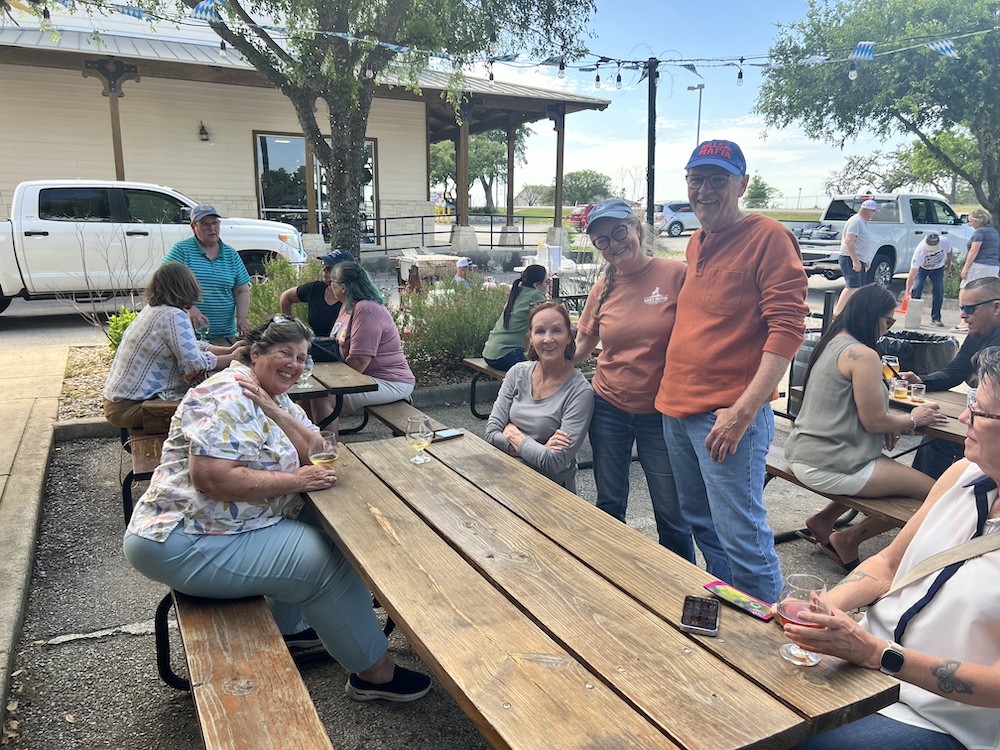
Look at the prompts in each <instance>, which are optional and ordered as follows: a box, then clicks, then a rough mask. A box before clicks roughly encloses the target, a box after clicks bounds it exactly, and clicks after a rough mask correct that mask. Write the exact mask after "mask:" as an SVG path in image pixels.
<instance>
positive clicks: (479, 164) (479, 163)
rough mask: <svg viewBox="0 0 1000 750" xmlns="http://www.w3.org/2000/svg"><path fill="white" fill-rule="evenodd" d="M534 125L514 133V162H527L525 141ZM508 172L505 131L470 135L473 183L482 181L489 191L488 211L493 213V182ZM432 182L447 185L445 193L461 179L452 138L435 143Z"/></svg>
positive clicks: (471, 177) (448, 193) (487, 194)
mask: <svg viewBox="0 0 1000 750" xmlns="http://www.w3.org/2000/svg"><path fill="white" fill-rule="evenodd" d="M531 132H532V131H531V128H528V127H521V128H518V129H517V130H516V131H515V133H514V161H515V162H516V163H518V164H524V163H525V156H524V154H525V141H526V140H527V138H528V136H529V135H531ZM506 174H507V134H506V133H505V132H504V131H503V130H491V131H489V132H488V133H480V134H478V135H473V136H471V137H470V138H469V184H468V185H467V186H466V187H472V185H473V184H475V183H476V182H478V183H479V184H480V185H482V188H483V192H484V193H485V194H486V210H487V211H489V212H491V213H492V212H493V211H495V210H496V204H495V201H494V200H493V185H494V183H495V182H496V180H497V178H499V177H500V176H501V175H506ZM430 179H431V185H444V188H445V190H444V192H445V195H452V196H453V193H450V192H449V187H450V186H455V185H456V183H457V181H458V178H457V171H456V168H455V144H454V143H453V142H452V141H443V142H441V143H432V144H431V172H430Z"/></svg>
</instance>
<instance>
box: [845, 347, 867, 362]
mask: <svg viewBox="0 0 1000 750" xmlns="http://www.w3.org/2000/svg"><path fill="white" fill-rule="evenodd" d="M863 356H864V355H863V354H862V353H861V352H856V351H854V349H853V348H851V349H848V350H847V358H848V359H853V360H854V361H855V362H857V361H858V360H859V359H861V357H863Z"/></svg>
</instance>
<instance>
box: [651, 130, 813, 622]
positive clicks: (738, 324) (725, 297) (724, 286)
mask: <svg viewBox="0 0 1000 750" xmlns="http://www.w3.org/2000/svg"><path fill="white" fill-rule="evenodd" d="M686 179H687V185H688V198H689V200H690V201H691V206H692V208H693V209H694V212H695V214H696V215H697V216H698V219H699V220H700V221H701V227H702V228H701V230H700V231H696V232H695V234H694V236H693V237H692V238H691V241H690V242H689V243H688V247H687V263H688V272H687V277H686V279H685V281H684V286H683V287H682V288H681V292H680V294H679V295H678V297H677V319H676V322H675V324H674V330H673V335H672V336H671V339H670V344H669V346H668V347H667V356H666V368H665V370H664V373H663V379H662V381H661V383H660V389H659V393H658V394H657V397H656V409H657V411H659V412H660V413H661V414H663V415H664V416H663V431H664V435H665V436H666V440H667V446H668V448H669V451H670V463H671V465H672V467H673V471H674V478H675V481H676V483H677V491H678V494H679V495H680V502H681V510H682V511H683V513H684V516H685V520H687V521H688V522H689V523H690V524H691V527H692V529H693V531H694V537H695V541H696V542H697V544H698V547H699V548H700V549H701V551H702V554H704V556H705V560H706V562H707V567H708V571H709V572H710V573H711V574H712V575H714V576H716V577H717V578H720V579H722V580H724V581H727V582H729V583H731V584H732V585H733V586H735V587H736V588H738V589H741V590H743V591H745V592H746V593H748V594H751V595H753V596H756V597H758V598H759V599H763V600H764V601H767V602H773V601H775V600H776V599H777V596H778V593H779V591H780V590H781V583H782V581H781V570H780V567H779V564H778V556H777V554H775V551H774V537H773V534H772V533H771V529H770V528H769V527H768V525H767V512H766V510H765V508H764V500H763V492H764V472H765V466H766V457H767V451H768V448H769V447H770V444H771V440H772V439H773V438H774V415H773V413H772V411H771V406H770V402H771V401H772V400H773V399H775V398H777V393H776V388H777V385H778V382H779V381H780V380H781V377H782V375H783V374H784V373H785V372H786V371H787V370H788V366H789V363H790V362H791V360H792V358H793V357H794V356H795V353H796V352H797V351H798V349H799V346H801V344H802V340H803V337H804V334H805V325H804V321H805V316H806V314H807V313H808V312H809V308H808V307H807V306H806V304H805V300H806V293H807V291H808V282H807V280H806V274H805V271H804V270H803V268H802V260H801V256H800V254H799V247H798V243H797V242H796V240H795V237H794V235H792V233H791V232H789V231H788V230H787V229H785V228H784V227H783V226H782V225H781V224H779V223H778V222H777V221H774V220H773V219H770V218H767V217H764V216H761V215H759V214H751V215H747V214H744V213H743V212H742V211H740V207H739V200H740V197H741V196H742V195H743V193H744V192H745V191H746V188H747V183H748V181H749V177H748V175H747V170H746V160H745V159H744V157H743V152H742V151H741V150H740V147H739V146H737V145H736V144H735V143H732V142H731V141H721V140H714V141H706V142H704V143H702V144H701V145H699V146H698V148H696V149H695V151H694V153H693V154H692V156H691V159H690V160H689V161H688V164H687V177H686Z"/></svg>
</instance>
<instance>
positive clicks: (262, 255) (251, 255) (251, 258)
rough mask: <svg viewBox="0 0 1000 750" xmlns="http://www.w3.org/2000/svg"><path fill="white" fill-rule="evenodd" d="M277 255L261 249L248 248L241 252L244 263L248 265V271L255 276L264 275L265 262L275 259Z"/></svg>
mask: <svg viewBox="0 0 1000 750" xmlns="http://www.w3.org/2000/svg"><path fill="white" fill-rule="evenodd" d="M276 257H277V256H276V255H275V254H274V253H268V252H264V251H260V250H248V251H246V252H243V253H240V258H241V259H242V260H243V265H244V266H246V267H247V273H248V274H250V276H251V277H253V276H263V275H264V263H266V262H268V261H271V260H274V259H275V258H276Z"/></svg>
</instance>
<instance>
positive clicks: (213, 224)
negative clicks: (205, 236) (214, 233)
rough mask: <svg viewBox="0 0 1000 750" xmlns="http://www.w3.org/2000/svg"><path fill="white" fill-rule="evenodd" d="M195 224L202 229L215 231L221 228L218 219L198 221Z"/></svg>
mask: <svg viewBox="0 0 1000 750" xmlns="http://www.w3.org/2000/svg"><path fill="white" fill-rule="evenodd" d="M195 223H196V224H197V225H198V226H199V227H201V228H202V229H215V228H218V227H221V226H222V222H221V221H219V220H218V219H216V220H215V221H198V222H195Z"/></svg>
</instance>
